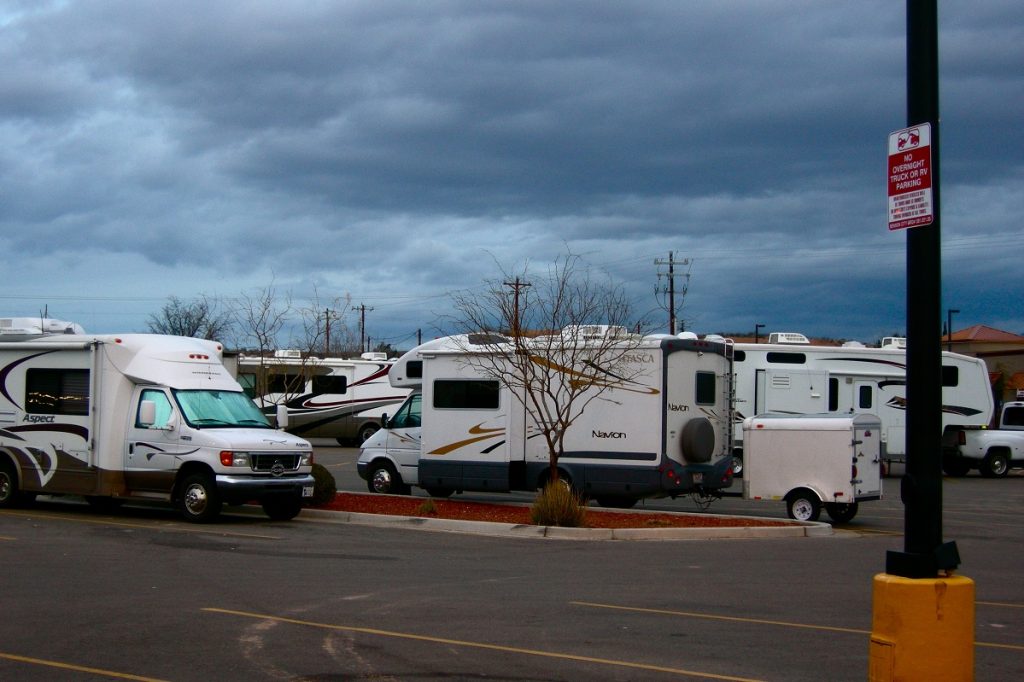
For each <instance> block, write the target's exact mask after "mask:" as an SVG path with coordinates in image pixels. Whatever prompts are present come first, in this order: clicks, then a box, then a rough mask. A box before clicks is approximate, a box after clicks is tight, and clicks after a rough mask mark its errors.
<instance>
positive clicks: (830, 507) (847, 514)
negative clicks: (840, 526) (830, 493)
mask: <svg viewBox="0 0 1024 682" xmlns="http://www.w3.org/2000/svg"><path fill="white" fill-rule="evenodd" d="M825 511H826V512H828V517H829V518H830V519H832V520H833V521H835V522H836V523H849V522H850V521H852V520H853V517H854V516H856V515H857V503H856V502H851V503H849V504H845V503H843V502H826V503H825Z"/></svg>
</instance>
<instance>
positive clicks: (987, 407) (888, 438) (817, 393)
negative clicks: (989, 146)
mask: <svg viewBox="0 0 1024 682" xmlns="http://www.w3.org/2000/svg"><path fill="white" fill-rule="evenodd" d="M886 341H887V343H886V344H885V345H884V346H883V347H881V348H869V347H866V346H863V345H861V344H855V345H845V346H817V345H811V344H810V343H809V342H808V340H807V338H806V337H805V336H804V335H802V334H795V333H785V334H781V333H780V334H775V333H773V334H771V335H770V336H769V343H737V344H736V347H735V358H734V360H735V361H734V363H733V369H734V371H735V373H736V405H735V407H736V424H735V431H734V433H733V438H734V446H735V447H736V453H735V454H736V458H737V462H736V467H735V468H736V469H737V471H739V470H741V469H742V460H741V459H740V458H741V457H742V449H743V420H744V419H745V418H747V417H753V416H755V415H760V414H766V413H773V414H874V415H876V416H878V418H879V419H880V420H881V423H882V458H883V460H902V459H903V458H904V457H905V454H906V408H907V405H906V374H907V349H906V343H905V342H904V341H903V339H899V338H889V339H886ZM942 386H943V388H942V426H943V429H944V430H947V429H951V428H959V427H963V426H983V425H987V424H988V423H989V421H991V419H992V410H993V400H992V389H991V387H990V385H989V378H988V370H987V369H986V367H985V363H984V361H983V360H980V359H978V358H973V357H969V356H966V355H960V354H957V353H948V352H943V353H942Z"/></svg>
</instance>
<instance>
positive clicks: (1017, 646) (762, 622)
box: [569, 601, 1024, 651]
mask: <svg viewBox="0 0 1024 682" xmlns="http://www.w3.org/2000/svg"><path fill="white" fill-rule="evenodd" d="M569 603H570V604H575V605H576V606H587V607H591V608H595V609H614V610H616V611H633V612H635V613H656V614H661V615H663V616H685V617H686V618H704V619H706V620H724V621H732V622H738V623H753V624H754V625H777V626H780V627H787V628H805V629H808V630H826V631H829V632H848V633H851V634H854V635H870V634H871V631H870V630H860V629H857V628H840V627H835V626H833V625H811V624H809V623H792V622H789V621H784V620H762V619H759V618H742V617H740V616H722V615H716V614H713V613H696V612H693V611H671V610H668V609H647V608H638V607H633V606H616V605H614V604H595V603H593V602H585V601H572V602H569ZM976 603H978V604H984V603H986V602H976ZM974 646H984V647H989V648H992V649H1012V650H1014V651H1024V645H1020V644H995V643H992V642H978V641H975V642H974Z"/></svg>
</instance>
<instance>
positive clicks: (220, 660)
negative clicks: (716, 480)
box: [0, 447, 1024, 681]
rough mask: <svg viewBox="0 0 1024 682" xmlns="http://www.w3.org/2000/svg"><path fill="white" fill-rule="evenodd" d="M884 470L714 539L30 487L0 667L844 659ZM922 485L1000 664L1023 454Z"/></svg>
mask: <svg viewBox="0 0 1024 682" xmlns="http://www.w3.org/2000/svg"><path fill="white" fill-rule="evenodd" d="M355 454H356V451H355V450H348V449H343V448H330V447H321V448H318V451H317V456H318V459H319V461H320V462H321V463H322V464H324V465H325V466H327V467H328V469H329V470H331V471H332V473H334V475H335V478H336V480H337V481H338V484H339V488H340V489H342V490H364V487H363V485H364V484H363V482H362V481H361V480H359V479H358V477H357V476H356V475H355V467H354V460H355ZM897 473H898V472H897ZM885 485H886V493H887V497H886V499H884V500H882V501H881V502H877V503H870V504H865V505H863V506H862V510H861V513H860V514H859V515H858V516H857V518H856V519H854V521H853V523H851V524H850V526H849V527H848V528H846V529H843V530H839V531H837V532H836V533H835V534H834V535H832V536H830V537H824V538H821V537H814V538H800V539H778V540H726V541H668V542H659V541H642V542H619V541H603V542H589V541H572V540H547V539H522V538H518V539H510V538H498V537H482V536H473V535H461V534H454V533H438V532H422V531H417V530H408V529H395V528H378V527H372V526H357V525H351V524H339V523H332V522H330V521H329V520H324V519H322V518H320V517H319V516H317V518H315V519H314V518H312V517H310V518H306V519H303V517H302V516H300V517H299V520H297V521H295V522H291V523H273V522H270V521H268V520H266V519H265V517H263V516H262V515H261V514H258V513H256V514H252V513H249V514H246V513H243V514H234V513H229V514H226V515H225V516H224V519H223V521H222V522H221V523H219V524H217V525H213V526H194V525H189V524H185V523H183V522H181V521H180V520H179V519H178V517H177V515H176V514H175V513H174V512H173V511H171V510H169V509H167V508H163V507H160V506H145V507H143V506H138V507H136V506H130V507H126V508H124V509H122V510H121V511H120V512H119V513H118V514H116V515H102V514H97V513H93V512H91V511H90V510H89V509H88V507H87V506H86V505H84V504H83V503H81V502H79V501H76V500H73V499H67V500H57V501H52V502H51V501H42V502H41V503H39V504H37V505H36V506H34V507H32V508H30V509H23V510H10V511H3V512H0V570H2V571H3V575H4V581H3V584H4V587H5V591H4V601H3V605H4V617H3V619H2V621H0V635H2V637H0V642H2V644H0V679H4V680H39V679H59V680H65V679H67V680H101V679H136V680H195V679H219V680H341V679H346V680H348V679H373V680H406V679H417V680H471V679H474V680H475V679H487V680H579V679H582V678H587V679H597V680H640V679H643V680H648V679H715V680H864V679H866V677H867V661H868V638H869V635H870V630H871V615H872V613H871V611H872V605H871V599H872V580H873V576H874V575H875V574H877V573H880V572H881V571H882V570H883V569H884V563H885V552H886V550H889V549H901V548H902V540H903V539H902V507H901V505H900V503H899V500H898V493H897V492H896V491H897V490H898V479H896V478H889V479H886V482H885ZM507 497H509V498H512V496H507ZM944 500H945V505H944V510H945V511H944V518H943V523H944V526H943V527H944V536H945V538H946V539H948V540H955V541H956V542H957V544H958V546H959V548H960V554H961V557H962V559H963V566H962V571H961V572H962V573H963V574H964V575H966V576H968V577H970V578H971V579H973V580H974V581H975V583H976V600H977V601H976V607H975V619H976V624H975V625H976V626H975V646H974V653H975V671H976V679H977V680H1000V681H1002V680H1010V679H1022V678H1024V561H1021V557H1022V556H1024V553H1022V550H1024V522H1022V521H1021V519H1020V512H1021V509H1022V508H1024V475H1022V474H1021V472H1014V474H1013V475H1011V476H1010V477H1009V478H1006V479H983V478H980V477H978V476H969V477H966V478H962V479H947V481H946V485H945V487H944ZM649 506H650V507H652V508H669V509H677V510H681V511H696V510H697V508H696V506H695V505H694V504H693V502H692V501H690V500H683V499H680V500H675V501H661V502H658V503H655V504H652V505H649ZM709 513H729V514H733V513H743V514H751V513H754V514H756V515H762V516H775V517H784V516H785V509H784V507H783V505H782V504H781V503H778V504H777V505H775V504H774V503H752V502H746V501H744V500H741V499H723V500H720V501H718V502H716V503H715V505H713V506H712V508H711V509H710V510H709Z"/></svg>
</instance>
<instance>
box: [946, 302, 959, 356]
mask: <svg viewBox="0 0 1024 682" xmlns="http://www.w3.org/2000/svg"><path fill="white" fill-rule="evenodd" d="M959 312H960V311H959V310H957V309H955V308H947V309H946V350H948V351H949V352H950V353H952V352H953V316H954V315H956V314H957V313H959Z"/></svg>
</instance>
